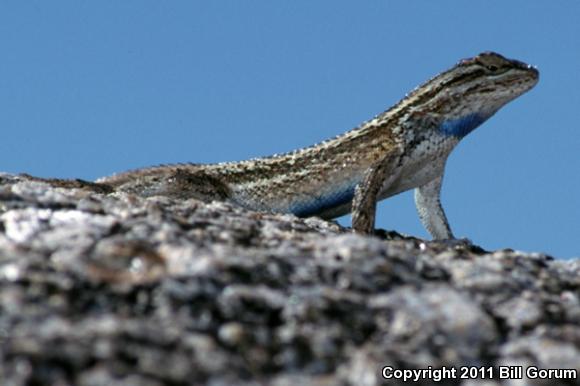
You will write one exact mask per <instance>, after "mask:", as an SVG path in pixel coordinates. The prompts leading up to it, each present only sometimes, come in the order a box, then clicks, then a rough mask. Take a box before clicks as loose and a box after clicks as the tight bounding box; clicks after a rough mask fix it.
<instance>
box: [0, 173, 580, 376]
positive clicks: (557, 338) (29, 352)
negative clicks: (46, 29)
mask: <svg viewBox="0 0 580 386" xmlns="http://www.w3.org/2000/svg"><path fill="white" fill-rule="evenodd" d="M380 236H381V237H360V236H356V235H352V234H350V233H349V231H348V230H346V229H343V228H341V227H340V226H338V225H336V224H334V223H330V222H325V221H322V220H318V219H315V218H312V219H297V218H295V217H293V216H274V215H268V214H261V213H254V212H248V211H244V210H242V209H239V208H236V207H232V206H230V205H227V204H223V203H212V204H209V205H206V204H202V203H199V202H196V201H183V202H175V201H171V200H168V199H165V198H162V197H158V198H151V199H147V200H144V199H141V198H137V197H134V196H129V195H124V194H116V193H115V194H109V195H107V194H104V193H95V192H90V191H86V190H82V189H64V188H52V187H50V186H49V185H47V184H44V183H41V182H35V181H27V180H25V179H21V178H18V177H14V176H10V175H0V380H1V381H2V382H1V384H2V385H62V386H66V385H81V386H100V385H103V386H104V385H135V386H137V385H144V386H157V385H167V384H171V385H197V384H208V385H214V386H221V385H238V384H240V385H248V386H249V385H262V384H267V385H278V386H282V385H294V384H297V385H298V384H300V385H375V384H382V383H383V382H384V381H383V380H382V378H381V369H382V368H383V366H393V367H394V368H397V369H420V368H427V366H433V367H434V368H436V367H442V366H447V367H450V366H456V367H457V366H463V365H470V366H499V365H507V364H512V365H521V366H524V368H525V366H532V365H534V366H537V367H540V368H546V369H550V368H572V369H579V368H580V262H579V261H578V260H576V261H558V260H554V259H552V258H550V257H548V256H545V255H541V254H523V253H519V252H514V251H509V250H503V251H496V252H493V253H487V252H485V251H482V250H481V249H479V248H476V247H467V246H461V245H459V246H456V247H449V246H447V245H445V244H441V243H428V242H424V241H422V240H418V239H413V238H405V237H401V236H399V235H397V234H394V233H389V234H387V233H384V232H383V233H382V235H380ZM518 382H519V383H518ZM521 382H522V381H509V380H505V381H500V380H497V379H496V380H491V381H488V382H487V383H485V384H486V385H500V384H501V385H523V384H524V383H521ZM578 382H580V381H579V380H578V379H577V380H557V381H554V380H550V381H548V380H544V381H528V383H527V384H562V385H573V384H578ZM423 383H425V384H426V382H423ZM390 384H404V383H403V382H402V381H399V382H397V381H391V382H390ZM439 384H463V385H475V384H484V383H478V382H477V381H465V380H464V381H460V380H454V381H448V382H446V383H439Z"/></svg>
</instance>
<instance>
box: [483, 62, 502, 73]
mask: <svg viewBox="0 0 580 386" xmlns="http://www.w3.org/2000/svg"><path fill="white" fill-rule="evenodd" d="M485 68H487V69H488V70H489V71H491V72H496V71H497V70H499V68H498V67H497V66H494V65H493V64H490V65H487V66H485Z"/></svg>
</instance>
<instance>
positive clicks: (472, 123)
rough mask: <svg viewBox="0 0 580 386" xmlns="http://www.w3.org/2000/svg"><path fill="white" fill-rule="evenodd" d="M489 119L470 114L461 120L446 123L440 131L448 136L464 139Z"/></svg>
mask: <svg viewBox="0 0 580 386" xmlns="http://www.w3.org/2000/svg"><path fill="white" fill-rule="evenodd" d="M487 118H488V117H486V116H484V115H482V114H469V115H466V116H464V117H461V118H457V119H450V120H447V121H444V122H443V123H442V124H441V126H439V131H440V132H441V133H442V134H444V135H448V136H454V137H459V138H463V137H465V136H466V135H467V134H469V133H471V132H472V131H473V130H474V129H475V128H476V127H477V126H479V125H481V124H482V123H483V122H485V121H486V120H487Z"/></svg>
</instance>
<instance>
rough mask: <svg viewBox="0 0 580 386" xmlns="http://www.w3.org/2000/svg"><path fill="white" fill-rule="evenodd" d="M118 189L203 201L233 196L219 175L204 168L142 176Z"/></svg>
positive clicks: (140, 194)
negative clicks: (209, 172) (205, 170)
mask: <svg viewBox="0 0 580 386" xmlns="http://www.w3.org/2000/svg"><path fill="white" fill-rule="evenodd" d="M116 190H119V191H124V192H128V193H133V194H137V195H139V196H143V197H150V196H166V197H170V198H173V199H179V200H186V199H190V198H195V199H198V200H200V201H204V202H211V201H214V200H217V201H225V200H227V199H228V198H229V197H230V194H231V193H230V189H229V187H228V186H227V185H225V184H224V183H223V182H221V181H220V180H219V179H218V178H216V177H213V176H211V175H209V174H207V173H205V172H203V171H200V170H195V171H190V170H187V169H186V168H180V167H176V168H175V169H172V170H168V171H167V172H166V173H152V174H149V175H147V174H145V175H142V176H140V177H138V178H136V179H135V180H133V181H131V183H130V184H127V183H125V184H122V185H120V186H118V187H116Z"/></svg>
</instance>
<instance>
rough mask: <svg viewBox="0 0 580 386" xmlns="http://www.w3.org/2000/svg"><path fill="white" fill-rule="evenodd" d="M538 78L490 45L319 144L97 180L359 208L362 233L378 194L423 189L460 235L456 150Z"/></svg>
mask: <svg viewBox="0 0 580 386" xmlns="http://www.w3.org/2000/svg"><path fill="white" fill-rule="evenodd" d="M538 79H539V73H538V70H537V69H536V68H535V67H532V66H530V65H527V64H525V63H522V62H520V61H517V60H510V59H507V58H505V57H503V56H501V55H499V54H497V53H493V52H484V53H481V54H479V55H477V56H475V57H473V58H469V59H464V60H461V61H460V62H459V63H457V64H456V65H455V66H453V67H452V68H451V69H449V70H447V71H444V72H442V73H440V74H438V75H437V76H435V77H433V78H432V79H430V80H428V81H427V82H425V83H424V84H423V85H421V86H419V87H417V88H416V89H414V90H413V91H412V92H411V93H409V94H408V95H406V96H405V98H403V99H402V100H401V101H400V102H398V103H397V104H395V105H394V106H393V107H391V108H390V109H388V110H386V111H385V112H383V113H381V114H379V115H377V116H376V117H374V118H373V119H371V120H369V121H367V122H364V123H363V124H361V125H360V126H359V127H357V128H355V129H353V130H351V131H348V132H346V133H344V134H342V135H339V136H337V137H335V138H332V139H329V140H327V141H324V142H321V143H319V144H316V145H313V146H310V147H306V148H303V149H299V150H295V151H293V152H290V153H286V154H280V155H273V156H270V157H263V158H256V159H250V160H247V161H241V162H228V163H218V164H176V165H161V166H155V167H150V168H144V169H137V170H131V171H128V172H124V173H120V174H117V175H113V176H110V177H104V178H101V179H99V180H97V183H100V184H106V185H108V186H110V187H112V188H113V189H115V190H119V191H126V192H132V193H135V194H138V195H142V196H152V195H166V196H170V197H174V198H179V199H187V198H196V199H200V200H203V201H212V200H224V201H230V202H233V203H235V204H238V205H240V206H242V207H245V208H248V209H252V210H256V211H268V212H275V213H293V214H295V215H297V216H300V217H306V216H314V215H316V216H320V217H322V218H326V219H330V218H334V217H338V216H341V215H344V214H346V213H349V212H352V227H353V229H354V230H355V231H357V232H360V233H370V232H372V231H373V228H374V222H375V211H376V203H377V201H379V200H382V199H384V198H387V197H390V196H393V195H395V194H398V193H400V192H403V191H406V190H409V189H413V188H415V203H416V206H417V210H418V212H419V217H420V219H421V222H422V223H423V225H424V226H425V228H426V229H427V230H428V231H429V233H430V234H431V236H432V237H433V238H435V239H452V238H453V233H452V232H451V228H450V226H449V223H448V221H447V218H446V216H445V212H444V211H443V208H442V206H441V202H440V188H441V182H442V178H443V172H444V168H445V162H446V160H447V157H448V155H449V153H450V152H451V150H453V148H454V147H455V146H456V145H457V143H458V142H459V141H460V140H461V139H462V138H463V137H465V136H466V135H467V134H469V133H470V132H471V131H472V130H474V129H475V128H476V127H478V126H479V125H480V124H482V123H483V122H484V121H486V120H487V119H488V118H490V117H491V116H492V115H493V114H495V113H496V112H497V111H498V110H499V109H500V108H501V107H502V106H504V105H505V104H507V103H508V102H509V101H511V100H513V99H514V98H516V97H518V96H519V95H521V94H523V93H525V92H526V91H528V90H530V89H531V88H532V87H534V85H535V84H536V83H537V82H538Z"/></svg>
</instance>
